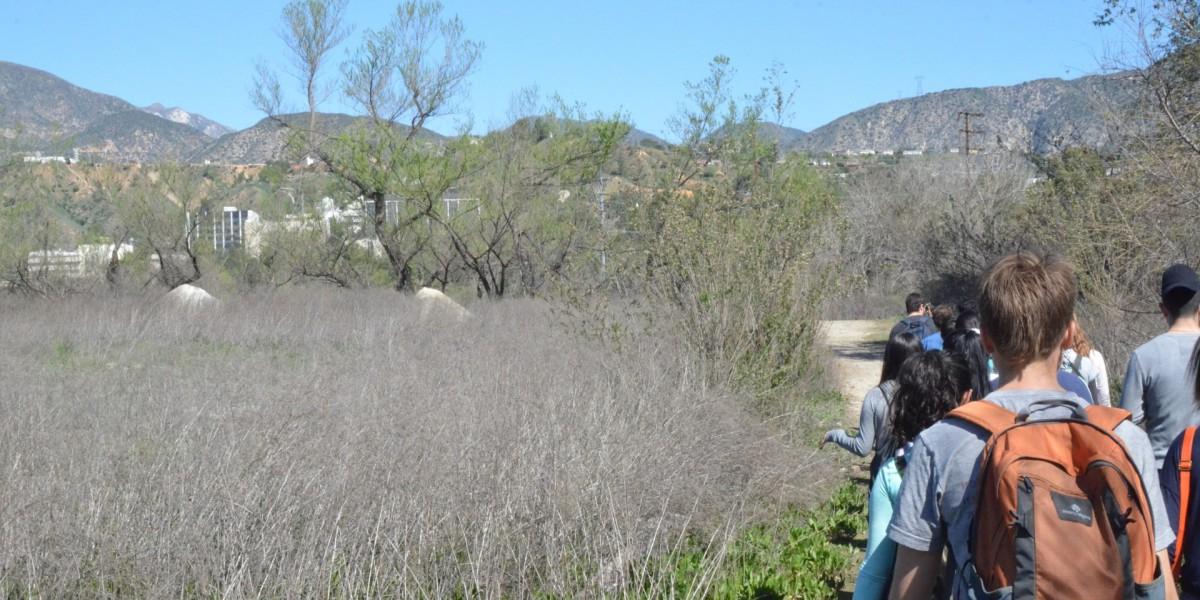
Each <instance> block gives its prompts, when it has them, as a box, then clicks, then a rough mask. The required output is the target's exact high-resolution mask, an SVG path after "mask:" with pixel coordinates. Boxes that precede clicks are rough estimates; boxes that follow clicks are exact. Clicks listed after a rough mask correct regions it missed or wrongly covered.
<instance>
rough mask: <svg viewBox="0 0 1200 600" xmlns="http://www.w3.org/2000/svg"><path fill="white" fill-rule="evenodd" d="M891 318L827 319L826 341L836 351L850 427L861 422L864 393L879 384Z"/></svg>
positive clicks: (836, 373) (838, 379)
mask: <svg viewBox="0 0 1200 600" xmlns="http://www.w3.org/2000/svg"><path fill="white" fill-rule="evenodd" d="M891 326H892V323H891V322H890V321H826V322H825V343H826V344H827V345H828V346H829V349H830V350H832V351H833V356H834V373H835V375H836V377H837V381H838V390H840V391H841V392H842V395H843V396H845V397H846V421H845V424H846V425H847V426H848V427H853V426H855V425H857V424H858V411H859V409H860V408H861V407H862V400H863V396H865V395H866V394H867V392H868V391H870V390H871V388H873V387H875V386H876V385H878V384H879V371H880V369H882V368H883V346H884V344H885V343H886V340H887V334H888V331H889V330H890V328H891Z"/></svg>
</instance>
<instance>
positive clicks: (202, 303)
mask: <svg viewBox="0 0 1200 600" xmlns="http://www.w3.org/2000/svg"><path fill="white" fill-rule="evenodd" d="M165 298H166V300H167V302H169V303H171V304H173V305H174V306H177V307H179V308H187V309H193V310H194V309H201V308H208V307H211V306H216V305H217V299H216V298H214V297H213V296H212V294H209V293H208V292H206V291H204V290H202V289H200V288H198V287H196V286H194V285H190V284H187V283H185V284H183V285H181V286H179V287H177V288H175V289H173V290H171V291H169V292H167V295H166V296H165Z"/></svg>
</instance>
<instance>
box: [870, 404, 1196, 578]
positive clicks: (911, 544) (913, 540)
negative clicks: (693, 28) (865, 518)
mask: <svg viewBox="0 0 1200 600" xmlns="http://www.w3.org/2000/svg"><path fill="white" fill-rule="evenodd" d="M1063 398H1067V399H1070V400H1071V401H1073V402H1076V403H1077V404H1079V405H1080V406H1086V403H1085V402H1084V401H1083V399H1081V398H1079V397H1078V396H1076V395H1074V394H1071V393H1069V392H1064V391H1051V390H1029V391H1015V392H1005V391H999V392H992V393H991V394H989V395H988V397H987V398H986V399H984V400H983V401H984V402H993V403H995V404H997V405H999V406H1002V407H1004V408H1006V409H1008V410H1010V411H1013V412H1014V413H1015V412H1019V411H1020V410H1022V409H1024V408H1026V407H1028V406H1029V405H1031V404H1033V403H1034V402H1036V401H1038V400H1051V399H1063ZM1068 414H1069V411H1068V410H1067V409H1065V408H1061V407H1060V408H1051V409H1046V410H1040V411H1038V412H1036V413H1034V414H1033V415H1032V416H1031V417H1030V418H1031V419H1045V418H1061V417H1065V416H1067V415H1068ZM1115 433H1116V434H1117V437H1119V438H1121V439H1122V440H1123V441H1124V442H1125V446H1126V447H1127V448H1128V449H1129V455H1130V456H1131V457H1132V458H1133V462H1134V464H1135V465H1136V466H1137V468H1138V472H1139V473H1141V475H1142V483H1143V485H1145V488H1146V498H1147V499H1148V501H1149V502H1150V508H1151V513H1152V514H1153V516H1154V547H1155V549H1157V550H1162V549H1164V548H1166V547H1167V546H1169V545H1170V544H1171V542H1173V541H1175V534H1174V532H1172V531H1171V524H1170V522H1169V521H1168V520H1167V513H1166V511H1165V508H1164V507H1163V499H1162V491H1161V490H1159V487H1158V470H1157V469H1156V468H1155V466H1154V455H1153V453H1152V452H1151V450H1150V441H1149V440H1148V439H1147V438H1146V433H1145V432H1144V431H1142V430H1141V429H1139V428H1138V427H1137V426H1136V425H1134V424H1133V423H1130V422H1128V421H1126V422H1124V423H1122V424H1121V425H1119V426H1117V429H1116V432H1115ZM987 438H988V434H987V432H986V431H984V430H983V429H981V428H979V427H977V426H975V425H972V424H970V423H967V422H965V421H961V420H959V419H945V420H943V421H941V422H939V423H936V424H934V425H933V426H932V427H930V428H929V429H926V430H925V431H923V432H921V435H919V436H917V441H916V443H915V444H914V446H913V449H912V451H911V452H910V453H908V455H907V456H908V465H907V467H906V468H905V471H904V482H903V483H902V484H901V486H900V499H899V502H898V503H897V506H896V512H895V514H893V515H892V523H891V525H889V526H888V537H889V538H891V539H892V540H893V541H895V542H896V543H897V544H899V545H901V546H904V547H907V548H912V549H914V550H920V551H930V550H940V549H941V548H943V547H944V546H945V545H947V544H948V545H949V547H950V556H951V560H952V561H953V564H952V565H949V569H948V572H949V573H950V575H951V579H950V581H951V582H952V588H951V589H952V594H951V597H954V598H960V597H965V596H964V595H963V593H964V591H965V590H962V589H960V588H961V587H962V586H961V585H960V581H959V577H958V573H959V571H960V569H962V568H963V566H964V565H965V564H966V560H967V558H968V557H969V556H970V555H971V552H970V543H971V542H970V540H971V521H972V519H973V517H974V515H975V504H976V497H977V490H976V488H977V487H978V484H977V477H978V474H979V464H978V463H979V456H980V454H982V452H983V446H984V444H985V443H986V441H987Z"/></svg>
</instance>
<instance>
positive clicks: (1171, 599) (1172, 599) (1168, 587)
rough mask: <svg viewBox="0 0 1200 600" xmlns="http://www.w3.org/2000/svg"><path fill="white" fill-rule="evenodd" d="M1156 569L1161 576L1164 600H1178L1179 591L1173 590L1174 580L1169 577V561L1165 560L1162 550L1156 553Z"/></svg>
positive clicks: (1165, 552)
mask: <svg viewBox="0 0 1200 600" xmlns="http://www.w3.org/2000/svg"><path fill="white" fill-rule="evenodd" d="M1158 569H1159V571H1161V572H1162V574H1163V588H1164V589H1165V591H1166V592H1167V593H1166V596H1165V598H1166V600H1179V590H1176V589H1175V578H1174V577H1172V576H1171V559H1169V558H1167V551H1166V550H1163V551H1161V552H1159V553H1158Z"/></svg>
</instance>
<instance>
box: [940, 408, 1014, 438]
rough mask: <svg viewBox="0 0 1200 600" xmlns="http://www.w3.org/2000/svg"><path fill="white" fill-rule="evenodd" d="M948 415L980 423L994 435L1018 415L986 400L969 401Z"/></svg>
mask: <svg viewBox="0 0 1200 600" xmlns="http://www.w3.org/2000/svg"><path fill="white" fill-rule="evenodd" d="M946 416H948V417H955V418H959V419H962V420H964V421H966V422H968V423H972V424H975V425H978V426H980V427H982V428H984V429H986V430H987V431H988V433H990V434H993V435H995V434H996V433H999V432H1000V431H1001V430H1003V429H1005V428H1007V427H1008V426H1009V425H1012V424H1013V423H1016V421H1017V415H1016V414H1014V413H1013V412H1012V411H1009V410H1006V409H1004V408H1002V407H1000V406H997V405H995V404H992V403H991V402H988V401H986V400H976V401H974V402H968V403H966V404H963V405H962V406H959V407H958V408H956V409H954V410H952V411H950V414H949V415H946Z"/></svg>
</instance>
